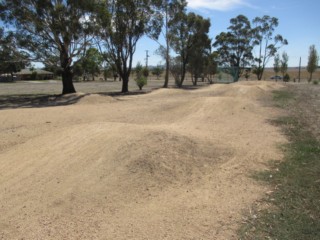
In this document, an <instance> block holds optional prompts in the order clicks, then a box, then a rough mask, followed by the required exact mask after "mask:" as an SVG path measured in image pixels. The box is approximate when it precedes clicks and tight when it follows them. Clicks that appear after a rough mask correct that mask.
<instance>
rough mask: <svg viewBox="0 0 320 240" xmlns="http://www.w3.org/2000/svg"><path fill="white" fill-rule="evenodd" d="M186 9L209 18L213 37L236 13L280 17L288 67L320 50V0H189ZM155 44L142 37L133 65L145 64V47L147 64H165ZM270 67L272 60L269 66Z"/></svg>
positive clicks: (281, 50)
mask: <svg viewBox="0 0 320 240" xmlns="http://www.w3.org/2000/svg"><path fill="white" fill-rule="evenodd" d="M188 11H189V12H190V11H192V12H195V13H196V14H199V15H201V16H203V17H205V18H209V19H210V20H211V29H210V33H209V36H210V38H211V39H212V40H213V42H214V39H215V37H216V36H217V35H218V34H220V33H221V32H225V31H227V28H228V26H229V25H230V19H231V18H234V17H236V16H238V15H239V14H243V15H245V16H246V17H247V18H248V19H249V20H250V21H251V20H252V19H254V18H255V17H262V16H264V15H269V16H270V17H276V18H278V20H279V25H278V27H277V28H276V29H275V34H281V35H282V36H283V37H284V38H286V39H287V40H288V42H289V44H288V45H286V46H284V47H282V48H281V49H280V50H279V53H280V54H282V52H283V51H285V52H286V53H287V54H288V55H289V67H297V66H299V59H300V57H301V65H302V66H306V65H307V63H308V55H309V47H310V46H311V45H313V44H314V45H315V46H316V49H317V51H318V53H320V27H319V24H320V0H304V1H302V0H188ZM158 47H159V45H158V43H156V42H155V41H153V40H151V39H148V38H147V37H144V38H142V39H141V40H140V41H139V42H138V45H137V51H136V53H135V55H134V61H133V64H134V66H135V64H136V63H137V62H138V61H139V62H141V63H142V64H145V58H146V50H148V51H149V56H150V57H149V59H148V63H149V65H157V64H164V60H163V59H161V57H160V56H158V55H157V54H156V53H155V51H156V49H157V48H158ZM267 66H269V67H272V66H273V59H270V61H269V63H268V65H267Z"/></svg>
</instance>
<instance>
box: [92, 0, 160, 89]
mask: <svg viewBox="0 0 320 240" xmlns="http://www.w3.org/2000/svg"><path fill="white" fill-rule="evenodd" d="M158 4H159V1H156V0H117V1H115V0H105V1H100V7H99V8H98V12H97V16H96V23H97V24H98V25H99V26H100V30H99V35H100V36H99V37H100V39H101V43H102V45H103V47H104V48H105V50H106V52H107V61H109V62H110V63H114V64H115V66H116V68H117V72H118V73H119V75H120V77H121V79H122V90H121V91H122V92H123V93H125V92H128V91H129V89H128V83H129V76H130V73H131V70H132V60H133V55H134V53H135V51H136V46H137V43H138V41H139V40H140V39H141V38H142V37H143V36H144V35H147V34H152V35H153V36H157V35H159V33H160V30H161V16H159V14H158V12H157V7H158Z"/></svg>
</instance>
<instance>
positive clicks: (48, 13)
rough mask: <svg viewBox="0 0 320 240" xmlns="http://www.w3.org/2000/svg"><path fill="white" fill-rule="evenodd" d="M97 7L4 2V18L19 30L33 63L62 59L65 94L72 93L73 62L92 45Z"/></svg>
mask: <svg viewBox="0 0 320 240" xmlns="http://www.w3.org/2000/svg"><path fill="white" fill-rule="evenodd" d="M93 7H94V4H93V2H91V1H87V0H2V1H0V9H1V17H2V19H3V20H4V21H6V22H7V23H10V24H11V25H12V26H13V27H15V29H16V37H17V39H18V40H19V44H20V47H21V48H23V49H25V50H27V51H28V52H29V53H31V54H32V60H36V61H41V62H43V63H45V64H46V65H50V64H51V61H52V60H53V59H57V58H58V59H59V64H60V68H61V73H62V84H63V89H62V94H67V93H73V92H75V88H74V85H73V82H72V78H73V74H72V64H73V59H74V58H76V57H77V56H79V54H80V53H81V52H82V51H83V49H84V48H85V47H86V46H87V45H88V44H89V38H88V36H89V34H90V33H91V31H92V28H91V25H90V22H91V21H89V18H90V15H91V14H90V12H91V11H92V10H93Z"/></svg>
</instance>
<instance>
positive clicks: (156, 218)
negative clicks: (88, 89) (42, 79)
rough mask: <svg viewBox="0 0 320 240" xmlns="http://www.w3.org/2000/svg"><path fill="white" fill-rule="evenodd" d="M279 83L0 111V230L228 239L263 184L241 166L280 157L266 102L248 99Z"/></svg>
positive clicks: (29, 235)
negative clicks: (269, 121)
mask: <svg viewBox="0 0 320 240" xmlns="http://www.w3.org/2000/svg"><path fill="white" fill-rule="evenodd" d="M279 88H281V85H277V84H275V83H267V82H242V83H237V84H233V85H214V86H210V87H207V88H203V89H199V90H193V91H185V90H176V89H160V90H156V91H154V92H152V93H150V94H146V95H140V96H127V97H121V98H111V97H103V96H98V95H89V96H85V97H83V98H81V99H80V101H79V102H78V103H77V104H74V105H69V106H60V107H47V108H31V109H11V110H2V111H0V122H1V125H0V134H1V139H0V212H1V214H0V239H236V235H235V231H236V229H237V227H238V223H240V222H241V217H242V213H243V212H247V211H249V209H250V206H251V205H252V203H253V202H254V201H256V200H258V199H260V198H261V197H262V195H263V194H265V192H266V191H267V189H265V188H264V187H262V186H259V185H257V183H256V182H254V180H252V179H251V178H250V174H252V172H253V171H256V170H259V169H263V168H265V163H267V161H269V160H270V159H279V158H281V152H280V150H279V149H278V148H277V144H279V143H282V142H284V141H285V138H284V137H283V136H282V135H281V133H280V132H279V130H278V129H277V128H276V127H275V126H272V125H270V124H269V123H268V120H269V119H271V118H273V117H275V116H277V115H278V114H279V113H278V112H277V111H278V110H276V109H273V108H270V107H266V106H264V105H263V104H261V101H259V99H261V98H264V97H267V96H269V95H270V94H271V91H272V90H274V89H279ZM70 97H71V98H72V96H69V97H68V98H70ZM75 97H76V96H75ZM60 101H63V99H60Z"/></svg>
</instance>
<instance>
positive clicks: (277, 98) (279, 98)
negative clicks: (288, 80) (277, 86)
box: [273, 90, 294, 108]
mask: <svg viewBox="0 0 320 240" xmlns="http://www.w3.org/2000/svg"><path fill="white" fill-rule="evenodd" d="M273 100H274V102H275V105H276V106H277V107H280V108H285V107H287V106H288V104H289V103H290V102H291V101H292V100H294V94H293V93H291V92H288V91H284V90H278V91H273Z"/></svg>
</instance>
